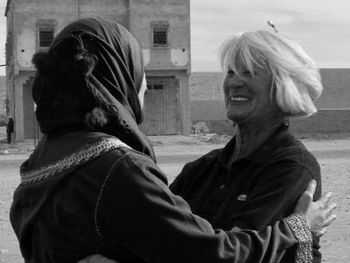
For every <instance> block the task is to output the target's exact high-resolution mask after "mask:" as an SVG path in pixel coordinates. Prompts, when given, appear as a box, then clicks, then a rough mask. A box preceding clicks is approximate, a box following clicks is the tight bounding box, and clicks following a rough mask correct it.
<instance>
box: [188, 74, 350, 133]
mask: <svg viewBox="0 0 350 263" xmlns="http://www.w3.org/2000/svg"><path fill="white" fill-rule="evenodd" d="M320 72H321V77H322V83H323V87H324V90H323V93H322V95H321V97H320V98H319V99H318V100H317V101H316V103H315V104H316V107H317V108H318V109H319V111H318V113H317V114H315V115H313V116H311V117H309V118H306V119H295V118H292V119H291V130H292V131H293V132H294V133H296V134H303V133H304V134H308V133H335V132H350V100H349V98H350V69H348V68H324V69H321V70H320ZM221 82H222V77H221V73H194V74H193V76H192V75H191V77H190V94H191V97H190V99H191V101H190V105H191V120H192V124H193V125H194V124H196V123H198V122H205V123H206V125H207V127H208V128H209V131H210V132H216V133H230V131H232V123H231V122H230V121H229V120H227V119H226V114H225V105H224V96H223V92H222V88H221V86H222V84H221Z"/></svg>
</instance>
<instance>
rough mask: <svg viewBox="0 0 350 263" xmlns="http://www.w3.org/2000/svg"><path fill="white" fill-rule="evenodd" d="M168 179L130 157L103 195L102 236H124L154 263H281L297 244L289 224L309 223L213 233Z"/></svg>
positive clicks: (100, 206) (151, 165)
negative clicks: (289, 250)
mask: <svg viewBox="0 0 350 263" xmlns="http://www.w3.org/2000/svg"><path fill="white" fill-rule="evenodd" d="M163 176H164V175H163V174H162V173H161V171H160V170H159V169H158V168H157V167H156V166H155V165H154V163H153V162H152V161H151V160H149V159H148V158H145V157H140V156H139V155H135V154H129V156H126V157H124V159H123V161H121V162H120V163H119V164H118V165H116V166H115V167H114V169H113V170H111V172H110V174H109V175H108V176H107V178H106V184H105V186H104V188H103V192H101V195H100V200H101V202H99V204H98V206H97V207H96V212H97V213H96V231H97V233H98V234H99V235H100V236H101V237H110V238H113V237H114V238H115V237H118V239H119V240H121V241H122V242H123V243H124V244H125V245H126V246H127V247H129V248H130V249H131V250H132V251H133V252H134V253H135V254H136V255H138V256H139V257H140V258H142V259H144V260H145V261H148V262H169V263H170V262H177V263H178V262H202V263H203V262H211V263H212V262H258V261H259V260H261V259H262V258H264V260H265V261H266V262H278V261H279V259H280V258H281V255H282V254H283V250H284V249H286V248H288V247H291V246H293V245H295V244H297V239H296V237H294V234H293V232H292V231H291V229H290V227H289V224H295V226H297V227H302V226H303V223H302V220H303V219H302V218H301V219H300V218H298V220H296V217H295V216H294V217H292V218H290V219H289V220H286V221H280V222H277V223H276V224H275V225H274V226H273V227H268V228H267V229H266V231H263V232H261V233H259V232H256V231H250V230H247V231H241V230H238V229H235V230H232V231H229V232H224V231H220V230H213V229H212V227H211V225H210V224H209V223H208V222H207V221H206V220H204V219H202V218H200V217H198V216H196V215H193V214H192V213H191V210H190V208H189V206H188V205H187V203H186V202H185V201H184V200H183V199H182V198H180V197H179V196H175V195H173V194H172V193H171V192H170V190H169V189H168V188H167V186H166V184H165V183H164V182H163V181H162V180H161V179H160V178H163ZM116 200H117V201H116ZM293 222H294V223H293ZM304 227H305V224H304ZM307 232H308V231H307V230H306V233H307ZM304 241H305V240H304Z"/></svg>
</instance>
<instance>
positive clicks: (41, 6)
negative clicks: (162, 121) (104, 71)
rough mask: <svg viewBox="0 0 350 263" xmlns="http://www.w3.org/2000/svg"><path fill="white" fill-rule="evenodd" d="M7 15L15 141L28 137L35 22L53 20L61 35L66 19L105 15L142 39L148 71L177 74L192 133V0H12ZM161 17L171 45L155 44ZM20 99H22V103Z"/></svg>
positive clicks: (185, 125)
mask: <svg viewBox="0 0 350 263" xmlns="http://www.w3.org/2000/svg"><path fill="white" fill-rule="evenodd" d="M6 16H7V28H8V30H7V32H8V38H7V59H8V63H7V64H8V66H7V69H6V75H7V87H8V92H7V94H8V98H9V100H10V114H11V115H13V116H15V123H16V124H15V129H17V130H18V131H17V132H16V133H15V136H16V137H15V138H16V140H22V139H24V138H25V137H26V135H25V134H26V132H24V122H23V118H24V117H23V115H24V112H23V111H25V110H26V109H25V108H24V107H25V106H23V105H28V99H25V98H23V96H25V95H26V94H29V92H27V91H26V90H25V91H24V92H23V85H24V84H25V82H26V81H27V79H28V78H29V77H30V76H32V75H33V74H34V72H35V69H34V67H33V65H32V63H31V58H32V56H33V54H34V53H35V52H36V50H37V47H38V43H37V27H36V23H37V22H38V20H54V21H55V23H54V26H55V34H57V33H58V32H59V31H60V30H61V29H62V28H63V27H65V26H66V25H67V24H68V23H70V22H72V21H74V20H76V19H78V18H83V17H104V18H107V19H111V20H114V21H117V22H119V23H121V24H122V25H124V26H125V27H126V28H128V29H129V30H130V31H131V32H132V33H133V34H134V35H135V37H136V38H137V39H138V41H139V42H140V43H141V45H142V47H143V56H144V62H145V69H146V72H147V74H150V75H152V74H153V75H154V74H156V75H163V76H173V77H177V78H178V79H177V80H178V83H179V85H180V86H179V87H178V88H180V93H181V96H180V102H179V105H182V109H181V110H180V116H179V117H180V120H179V122H180V126H181V127H182V130H181V133H182V134H189V131H190V114H189V98H188V96H189V92H188V78H189V73H190V66H191V64H190V10H189V0H162V1H161V0H147V1H144V0H119V1H115V0H98V1H97V0H51V1H47V0H8V2H7V8H6ZM159 21H160V22H162V21H166V22H167V23H168V24H169V33H168V37H169V45H168V47H165V48H153V47H152V31H151V30H152V23H154V22H159ZM169 72H170V73H169ZM18 85H21V86H20V87H19V86H18ZM186 96H187V97H186ZM21 98H22V102H20V101H19V100H20V99H21ZM28 110H30V109H28Z"/></svg>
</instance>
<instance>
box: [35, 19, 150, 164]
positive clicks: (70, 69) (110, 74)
mask: <svg viewBox="0 0 350 263" xmlns="http://www.w3.org/2000/svg"><path fill="white" fill-rule="evenodd" d="M48 55H49V56H50V58H51V61H50V59H49V62H46V63H45V62H42V61H39V62H37V63H36V64H37V68H38V73H37V76H36V78H35V80H34V83H33V98H34V101H35V103H36V104H37V110H36V116H37V119H38V122H39V125H40V129H41V132H42V133H44V134H47V135H49V136H55V135H57V134H62V133H67V132H70V131H76V130H86V129H88V127H86V123H85V118H86V113H87V112H89V111H90V110H92V109H94V108H96V107H98V108H101V109H103V111H104V112H106V113H107V119H108V123H107V124H106V125H104V126H102V127H101V128H99V129H97V130H96V129H94V131H98V132H104V133H107V134H109V135H113V136H115V137H117V138H118V139H120V140H121V141H123V142H124V143H126V144H127V145H129V146H130V147H132V148H133V149H135V150H137V151H140V152H142V153H144V154H146V155H149V156H150V157H151V158H152V159H155V158H154V152H153V149H152V146H151V144H150V142H149V140H148V139H147V137H146V136H145V135H144V134H143V133H142V132H141V131H140V130H139V128H138V125H137V124H140V123H141V122H142V109H141V106H140V103H139V99H138V93H139V91H140V88H141V83H142V80H143V75H144V68H143V61H142V50H141V47H140V45H139V43H138V42H137V40H136V39H135V38H134V37H133V36H132V35H131V34H130V32H129V31H128V30H126V29H125V28H124V27H122V26H121V25H119V24H117V23H115V22H113V21H109V20H105V19H96V18H87V19H81V20H78V21H76V22H73V23H72V24H70V25H68V26H67V27H66V28H64V29H63V30H62V31H61V32H60V33H59V34H58V35H57V36H56V38H55V39H54V41H53V43H52V44H51V47H50V49H49V51H48ZM85 56H87V57H90V58H91V59H92V60H94V64H95V65H94V67H91V68H90V69H87V70H84V69H79V68H78V69H77V67H78V66H79V65H78V66H76V65H73V66H72V63H70V61H71V60H73V59H75V60H78V59H79V57H80V58H83V57H85ZM77 58H78V59H77ZM33 60H35V59H33ZM52 61H54V62H52ZM56 61H58V62H56ZM53 64H54V65H53ZM50 67H51V68H53V69H54V70H53V71H54V72H53V73H50V72H47V71H49V70H48V69H49V68H50ZM81 67H84V65H82V66H81ZM58 71H60V73H59V72H58ZM66 76H67V77H66ZM45 78H48V79H49V81H45ZM53 80H54V81H53ZM47 83H49V85H48V84H47Z"/></svg>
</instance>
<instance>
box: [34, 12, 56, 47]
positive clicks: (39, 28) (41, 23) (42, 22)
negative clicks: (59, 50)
mask: <svg viewBox="0 0 350 263" xmlns="http://www.w3.org/2000/svg"><path fill="white" fill-rule="evenodd" d="M44 31H47V32H52V40H53V39H54V38H55V32H56V21H55V20H53V19H39V20H38V21H37V23H36V49H37V50H41V51H43V50H48V49H49V47H50V45H51V43H52V41H51V43H50V45H48V46H41V44H42V43H41V33H42V32H44Z"/></svg>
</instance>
